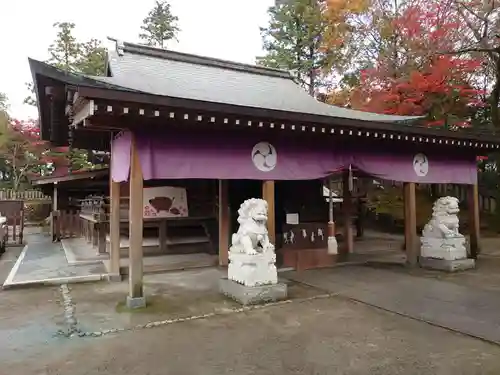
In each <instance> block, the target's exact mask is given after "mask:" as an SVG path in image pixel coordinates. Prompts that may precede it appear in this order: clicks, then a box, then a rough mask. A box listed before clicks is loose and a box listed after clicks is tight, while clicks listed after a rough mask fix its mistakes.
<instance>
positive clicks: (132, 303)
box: [127, 296, 146, 310]
mask: <svg viewBox="0 0 500 375" xmlns="http://www.w3.org/2000/svg"><path fill="white" fill-rule="evenodd" d="M127 307H128V308H129V309H131V310H133V309H140V308H141V307H146V297H135V298H132V297H130V296H127Z"/></svg>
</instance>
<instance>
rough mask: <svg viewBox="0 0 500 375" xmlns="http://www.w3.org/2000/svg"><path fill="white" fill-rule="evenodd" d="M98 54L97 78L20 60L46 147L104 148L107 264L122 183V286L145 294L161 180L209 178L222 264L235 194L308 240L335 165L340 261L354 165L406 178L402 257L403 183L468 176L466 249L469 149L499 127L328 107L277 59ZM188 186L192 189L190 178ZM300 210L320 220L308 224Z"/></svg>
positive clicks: (126, 47) (485, 148) (476, 150)
mask: <svg viewBox="0 0 500 375" xmlns="http://www.w3.org/2000/svg"><path fill="white" fill-rule="evenodd" d="M108 57H109V61H108V67H107V76H106V77H88V76H83V75H79V74H73V73H66V72H63V71H60V70H58V69H57V68H54V67H51V66H49V65H47V64H44V63H42V62H39V61H35V60H30V66H31V71H32V74H33V79H34V82H35V88H36V94H37V99H38V105H39V111H40V119H41V134H42V138H43V139H45V140H50V141H51V142H52V143H53V144H55V145H58V146H62V145H70V146H74V147H78V148H87V149H94V150H111V155H112V156H111V157H112V161H111V177H112V178H111V183H110V196H111V203H110V205H111V208H110V216H109V220H110V225H111V229H110V236H111V251H110V252H111V272H114V273H118V272H119V268H118V267H119V255H118V253H119V251H118V246H119V245H118V243H119V236H120V234H119V223H120V194H122V193H123V191H122V190H121V188H120V186H122V187H123V186H126V189H127V190H128V191H129V197H130V204H129V215H128V219H129V221H130V270H129V274H130V297H132V298H134V297H141V296H142V293H143V288H142V272H143V268H142V267H143V266H142V264H143V252H142V251H143V250H142V242H143V225H144V223H145V222H146V221H147V219H145V218H144V205H143V203H144V202H143V200H144V195H143V194H144V193H143V187H145V186H155V184H156V185H158V184H160V185H164V184H168V185H172V183H173V181H178V182H179V183H180V182H181V181H183V183H186V184H187V183H190V184H191V185H192V186H195V187H196V186H200V183H201V181H208V182H205V183H206V184H208V185H210V186H212V187H213V195H212V197H213V201H212V203H211V204H209V205H208V207H209V209H208V211H210V210H211V213H210V212H208V214H209V215H211V216H213V217H214V218H215V219H216V221H215V222H216V230H215V232H216V234H215V235H214V237H216V243H217V250H218V256H219V263H220V265H227V262H228V248H229V243H230V233H231V230H232V229H231V224H230V223H231V219H230V218H231V210H232V211H233V212H232V216H233V219H234V216H235V212H234V211H235V208H236V209H237V206H238V205H239V204H240V203H241V201H242V200H243V199H245V198H250V197H256V196H262V197H263V198H264V199H266V200H267V202H268V203H269V222H268V228H269V232H270V236H271V238H272V241H276V240H277V238H276V234H277V233H278V234H281V237H282V238H283V236H284V232H285V231H292V232H293V233H294V235H299V234H303V233H305V236H304V246H305V247H308V246H310V245H311V244H310V243H309V244H307V241H306V237H307V238H311V233H313V232H314V234H315V236H314V238H318V237H321V236H320V233H323V234H326V232H327V228H328V226H327V223H328V221H329V220H331V219H332V218H329V217H328V205H327V204H325V200H324V197H323V193H322V190H323V185H324V182H325V180H328V179H330V178H331V176H334V175H339V176H341V179H342V181H343V192H344V197H343V200H344V203H343V212H342V219H343V221H344V223H345V225H344V228H345V233H344V238H345V241H344V243H343V246H341V249H340V252H339V255H338V256H333V255H332V256H329V259H331V260H333V261H341V260H344V259H347V258H348V254H349V253H350V252H351V251H352V248H353V240H352V238H353V230H352V225H350V223H351V222H352V212H353V207H352V204H351V203H350V202H352V200H351V196H350V195H351V191H352V186H351V181H352V178H351V175H352V173H353V172H352V171H361V172H362V173H364V174H367V175H372V176H374V177H376V178H381V179H388V180H396V181H402V182H404V183H405V184H404V186H405V187H404V191H405V200H406V214H405V215H406V224H405V228H406V229H405V236H406V253H407V259H408V263H409V264H410V265H416V264H417V262H418V254H419V245H418V236H417V233H416V223H415V209H416V208H415V184H416V183H457V184H466V185H468V186H470V197H471V199H472V203H473V204H472V209H471V212H472V216H473V223H474V230H473V231H472V234H471V246H472V256H475V255H476V254H477V251H478V247H479V223H478V220H479V218H478V211H477V169H476V156H477V155H481V154H484V153H487V152H489V151H492V150H497V149H498V148H500V138H499V137H497V136H492V135H491V134H480V133H474V132H473V131H465V130H457V131H450V130H442V129H435V128H432V129H431V128H427V127H425V126H423V125H422V124H420V123H419V121H420V119H419V118H417V117H404V116H392V115H379V114H374V113H366V112H360V111H355V110H350V109H345V108H339V107H335V106H330V105H328V104H325V103H321V102H318V101H316V100H315V99H314V98H312V97H310V96H309V95H308V94H307V93H306V92H304V91H303V90H302V89H301V88H300V87H299V86H298V85H296V83H295V82H294V80H293V79H292V77H291V76H290V75H289V73H287V72H283V71H279V70H274V69H267V68H263V67H258V66H251V65H245V64H240V63H235V62H230V61H222V60H217V59H213V58H206V57H201V56H196V55H189V54H184V53H179V52H173V51H168V50H161V49H155V48H151V47H146V46H142V45H137V44H132V43H122V42H117V43H116V49H115V50H113V51H110V52H109V56H108ZM197 181H198V182H197ZM208 185H207V186H208ZM187 194H188V199H195V195H193V194H190V192H189V188H188V192H187ZM190 205H191V203H190ZM210 207H211V208H210ZM305 207H308V208H309V209H307V210H305ZM311 208H312V209H311ZM205 214H207V213H205ZM205 214H203V215H205ZM297 214H298V215H297ZM190 215H191V209H190ZM193 215H194V213H193ZM287 215H289V219H290V220H289V221H290V222H295V224H290V225H298V226H300V225H302V224H304V227H301V228H297V230H295V229H294V228H293V227H290V226H289V227H288V229H287V230H283V227H284V226H285V225H286V222H287ZM308 216H309V217H308ZM297 220H298V224H296V223H297ZM311 222H313V223H322V224H323V225H324V227H323V228H318V226H317V225H316V226H313V227H312V229H311V230H309V229H308V228H307V227H308V226H310V224H309V223H311ZM319 229H322V230H323V231H322V232H318V230H319ZM287 236H288V238H290V237H289V233H288V234H287ZM311 241H312V240H311ZM311 241H309V242H311ZM306 250H307V249H306ZM322 251H323V254H324V252H325V251H326V250H325V249H323V250H322Z"/></svg>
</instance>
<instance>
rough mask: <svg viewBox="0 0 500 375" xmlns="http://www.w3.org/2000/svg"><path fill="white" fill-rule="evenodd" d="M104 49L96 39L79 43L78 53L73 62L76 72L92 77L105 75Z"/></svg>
mask: <svg viewBox="0 0 500 375" xmlns="http://www.w3.org/2000/svg"><path fill="white" fill-rule="evenodd" d="M106 53H107V52H106V48H105V47H104V46H103V45H102V42H101V41H100V40H98V39H91V40H89V41H88V42H85V43H80V51H79V55H78V58H77V59H76V62H75V70H76V71H77V72H80V73H83V74H88V75H92V76H102V75H105V74H106Z"/></svg>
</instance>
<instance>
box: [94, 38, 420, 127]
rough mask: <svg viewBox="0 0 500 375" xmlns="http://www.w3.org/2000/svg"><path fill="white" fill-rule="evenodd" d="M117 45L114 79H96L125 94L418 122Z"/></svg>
mask: <svg viewBox="0 0 500 375" xmlns="http://www.w3.org/2000/svg"><path fill="white" fill-rule="evenodd" d="M117 46H119V47H118V48H117V50H116V51H110V52H109V70H110V72H111V77H93V78H94V79H96V80H98V81H101V82H104V83H107V84H111V85H113V86H115V85H116V86H119V87H122V88H123V89H125V90H132V91H139V92H143V93H148V94H153V95H158V96H166V97H172V98H180V99H190V100H197V101H204V102H212V103H218V104H221V103H222V104H230V105H237V106H244V107H251V108H262V109H269V110H278V111H286V112H295V113H305V114H313V115H320V116H331V117H336V118H348V119H356V120H361V121H376V122H403V121H411V120H415V119H418V118H419V117H412V116H392V115H381V114H375V113H368V112H362V111H356V110H351V109H346V108H341V107H336V106H332V105H329V104H325V103H322V102H319V101H317V100H316V99H314V98H312V97H311V96H309V95H308V94H307V93H306V92H305V91H304V90H303V89H302V88H301V87H299V86H298V85H297V84H296V83H295V82H294V81H293V79H292V77H291V76H290V74H289V73H288V72H285V71H281V70H276V69H267V68H263V67H259V66H253V65H246V64H240V63H235V62H230V61H223V60H218V59H213V58H208V57H201V56H196V55H189V54H184V53H179V52H174V51H168V50H161V49H156V48H151V47H147V46H142V45H137V44H132V43H117Z"/></svg>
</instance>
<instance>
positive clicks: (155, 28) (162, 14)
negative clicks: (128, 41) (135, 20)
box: [139, 0, 180, 48]
mask: <svg viewBox="0 0 500 375" xmlns="http://www.w3.org/2000/svg"><path fill="white" fill-rule="evenodd" d="M178 22H179V18H178V17H176V16H174V15H173V14H172V11H171V9H170V4H169V3H168V1H166V0H157V1H156V2H155V6H154V7H153V9H151V11H150V12H149V14H148V16H147V17H146V18H144V20H143V21H142V23H143V24H142V26H141V30H142V31H143V32H142V33H140V34H139V38H140V39H142V40H144V41H146V44H147V45H148V46H152V47H159V48H165V44H166V42H168V41H170V40H172V39H175V40H177V34H178V33H179V31H180V29H179V27H178V25H177V24H178Z"/></svg>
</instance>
